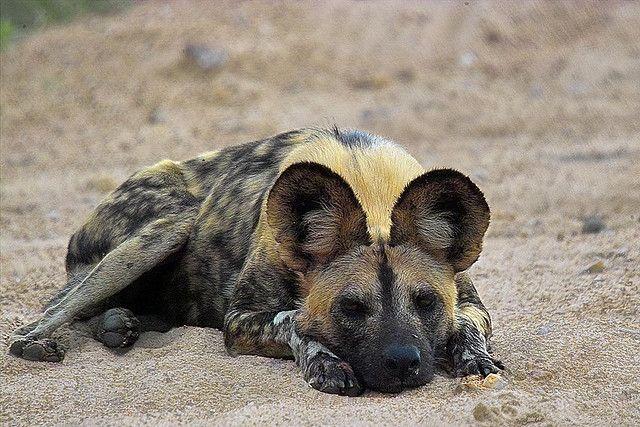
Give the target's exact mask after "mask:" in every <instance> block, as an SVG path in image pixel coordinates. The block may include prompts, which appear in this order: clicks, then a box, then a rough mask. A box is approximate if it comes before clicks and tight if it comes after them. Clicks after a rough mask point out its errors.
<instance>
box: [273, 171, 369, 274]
mask: <svg viewBox="0 0 640 427" xmlns="http://www.w3.org/2000/svg"><path fill="white" fill-rule="evenodd" d="M267 221H268V223H269V226H270V227H271V228H272V229H273V231H274V237H275V240H276V242H277V243H278V251H279V254H280V257H281V259H282V260H283V261H284V263H285V265H287V267H289V268H290V269H292V270H294V271H298V272H302V273H305V272H306V271H308V270H310V269H312V268H314V267H316V266H318V265H322V264H326V263H327V262H329V261H331V260H332V259H334V258H335V257H337V256H339V255H341V254H344V253H346V252H348V251H349V250H350V249H353V248H354V247H356V246H360V245H365V244H369V243H370V238H369V233H368V231H367V221H366V216H365V213H364V211H363V210H362V207H361V206H360V203H359V202H358V200H357V199H356V196H355V194H354V193H353V190H352V189H351V187H349V185H348V184H347V183H346V182H345V181H344V179H342V177H340V176H339V175H338V174H336V173H335V172H333V171H332V170H330V169H329V168H327V167H326V166H323V165H320V164H318V163H311V162H307V163H296V164H294V165H292V166H289V167H288V168H287V169H286V170H285V171H284V172H282V174H280V176H279V177H278V179H277V180H276V182H275V184H274V185H273V187H272V188H271V191H270V192H269V197H268V199H267Z"/></svg>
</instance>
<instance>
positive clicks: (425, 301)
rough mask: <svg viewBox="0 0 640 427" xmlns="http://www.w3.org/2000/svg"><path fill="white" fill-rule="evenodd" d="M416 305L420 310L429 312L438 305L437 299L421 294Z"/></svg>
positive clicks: (433, 296) (416, 299)
mask: <svg viewBox="0 0 640 427" xmlns="http://www.w3.org/2000/svg"><path fill="white" fill-rule="evenodd" d="M415 304H416V307H418V308H419V309H420V310H428V309H430V308H433V307H434V306H435V305H436V297H435V295H430V294H419V295H417V296H416V298H415Z"/></svg>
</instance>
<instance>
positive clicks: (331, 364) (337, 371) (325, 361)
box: [304, 352, 363, 396]
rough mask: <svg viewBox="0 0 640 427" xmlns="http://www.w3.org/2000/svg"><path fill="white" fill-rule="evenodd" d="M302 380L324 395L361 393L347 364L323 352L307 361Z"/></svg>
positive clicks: (355, 394) (356, 380)
mask: <svg viewBox="0 0 640 427" xmlns="http://www.w3.org/2000/svg"><path fill="white" fill-rule="evenodd" d="M304 379H305V380H306V381H307V383H308V384H309V385H310V386H311V387H313V388H315V389H316V390H319V391H321V392H324V393H331V394H340V395H343V396H358V395H360V394H361V393H362V391H363V388H362V386H361V385H360V382H359V381H358V379H357V378H356V375H355V374H354V372H353V369H351V366H349V364H348V363H347V362H345V361H343V360H340V359H339V358H337V357H336V356H333V355H330V354H327V353H323V352H320V353H318V354H316V355H315V356H313V357H312V358H311V360H309V362H308V364H307V368H306V371H305V374H304Z"/></svg>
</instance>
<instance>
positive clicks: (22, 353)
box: [9, 338, 64, 362]
mask: <svg viewBox="0 0 640 427" xmlns="http://www.w3.org/2000/svg"><path fill="white" fill-rule="evenodd" d="M9 352H10V353H11V354H13V355H14V356H17V357H20V358H22V359H25V360H32V361H35V362H60V361H61V360H62V359H63V358H64V350H63V349H62V347H60V346H59V345H58V343H57V342H55V341H54V340H52V339H49V338H42V339H39V340H33V339H27V338H18V339H16V340H14V341H13V342H12V343H11V345H10V346H9Z"/></svg>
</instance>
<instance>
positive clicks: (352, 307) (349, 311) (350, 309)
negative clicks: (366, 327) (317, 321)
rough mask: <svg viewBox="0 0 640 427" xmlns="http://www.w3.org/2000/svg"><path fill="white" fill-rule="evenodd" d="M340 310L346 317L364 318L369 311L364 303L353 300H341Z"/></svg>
mask: <svg viewBox="0 0 640 427" xmlns="http://www.w3.org/2000/svg"><path fill="white" fill-rule="evenodd" d="M340 308H341V309H342V312H343V313H344V314H346V315H348V316H364V315H366V314H367V312H368V311H369V307H367V305H366V304H365V303H363V302H362V301H359V300H357V299H353V298H345V299H343V300H342V302H341V303H340Z"/></svg>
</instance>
